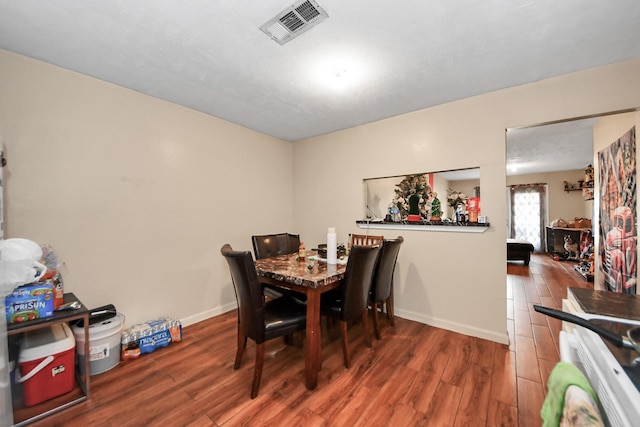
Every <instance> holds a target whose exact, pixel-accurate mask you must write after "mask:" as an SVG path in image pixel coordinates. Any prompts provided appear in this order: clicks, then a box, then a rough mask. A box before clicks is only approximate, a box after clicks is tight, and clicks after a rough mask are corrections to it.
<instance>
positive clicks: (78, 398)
mask: <svg viewBox="0 0 640 427" xmlns="http://www.w3.org/2000/svg"><path fill="white" fill-rule="evenodd" d="M73 301H78V302H79V303H80V308H79V309H76V310H66V311H56V312H54V314H53V316H52V317H47V318H45V319H36V320H30V321H28V322H25V323H11V324H7V335H9V336H11V335H16V334H21V333H24V332H27V331H32V330H36V329H40V328H46V327H48V326H53V325H56V324H59V323H67V322H72V321H74V320H80V319H83V320H84V322H83V323H84V354H85V355H88V354H90V353H89V310H88V309H87V307H85V305H84V304H82V302H81V301H80V300H79V299H78V298H76V296H75V295H74V294H73V293H67V294H64V303H69V302H73ZM84 365H85V366H84V375H82V374H80V369H79V367H78V366H76V369H75V377H76V383H77V385H76V387H74V389H73V390H71V391H70V392H69V393H66V394H64V395H62V396H58V397H54V398H53V399H50V400H47V401H45V402H42V403H39V404H37V405H35V406H32V407H25V406H24V405H23V403H22V399H16V398H15V396H13V398H14V399H13V421H14V424H15V425H16V426H22V425H25V424H28V423H30V422H33V421H36V420H39V419H41V418H44V417H46V416H48V415H50V414H53V413H54V412H58V411H61V410H63V409H65V408H67V407H69V406H72V405H75V404H77V403H80V402H83V401H85V400H87V399H88V398H89V377H90V373H89V357H88V356H87V357H85V358H84ZM78 385H79V387H78Z"/></svg>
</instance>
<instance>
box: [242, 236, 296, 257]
mask: <svg viewBox="0 0 640 427" xmlns="http://www.w3.org/2000/svg"><path fill="white" fill-rule="evenodd" d="M251 242H252V243H253V254H254V255H255V257H256V259H262V258H271V257H274V256H278V255H286V254H293V253H296V252H298V248H299V247H300V235H299V234H291V233H278V234H263V235H260V236H251Z"/></svg>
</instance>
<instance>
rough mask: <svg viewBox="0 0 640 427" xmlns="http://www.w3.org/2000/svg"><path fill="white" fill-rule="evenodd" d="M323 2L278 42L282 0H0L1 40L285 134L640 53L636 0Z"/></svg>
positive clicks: (295, 135)
mask: <svg viewBox="0 0 640 427" xmlns="http://www.w3.org/2000/svg"><path fill="white" fill-rule="evenodd" d="M318 2H319V4H320V5H321V6H322V7H323V8H324V9H325V10H326V11H327V13H328V15H329V17H328V18H327V19H325V20H324V21H323V22H321V23H320V24H318V25H317V26H316V27H314V28H312V29H310V30H309V31H307V32H306V33H304V34H302V35H301V36H300V37H298V38H296V39H294V40H292V41H291V42H289V43H287V44H285V45H283V46H280V45H279V44H278V43H276V42H274V41H273V40H270V38H269V37H268V36H267V35H265V34H264V33H263V32H261V31H260V30H259V27H260V26H261V25H262V24H264V23H265V22H267V21H268V20H269V19H270V18H272V17H274V16H275V15H276V14H277V13H278V12H280V11H281V10H282V9H284V8H285V7H287V6H290V5H291V3H289V2H287V1H284V0H260V1H248V0H218V1H212V0H209V1H203V0H190V1H189V0H187V1H175V0H135V1H131V0H110V1H105V0H47V1H42V0H20V1H16V0H0V48H3V49H6V50H10V51H13V52H16V53H20V54H22V55H26V56H29V57H33V58H36V59H40V60H43V61H45V62H49V63H51V64H55V65H58V66H61V67H63V68H66V69H70V70H74V71H77V72H80V73H82V74H86V75H89V76H93V77H96V78H99V79H101V80H105V81H108V82H112V83H115V84H117V85H120V86H124V87H127V88H130V89H133V90H136V91H139V92H142V93H145V94H148V95H151V96H154V97H157V98H160V99H165V100H167V101H170V102H174V103H177V104H181V105H184V106H187V107H190V108H193V109H196V110H199V111H202V112H204V113H207V114H211V115H213V116H216V117H219V118H222V119H225V120H228V121H231V122H233V123H237V124H239V125H242V126H245V127H247V128H250V129H253V130H256V131H259V132H262V133H265V134H268V135H272V136H274V137H277V138H280V139H283V140H286V141H298V140H301V139H305V138H309V137H313V136H317V135H321V134H326V133H329V132H333V131H337V130H340V129H346V128H350V127H353V126H357V125H361V124H365V123H370V122H373V121H376V120H380V119H384V118H387V117H392V116H396V115H399V114H403V113H407V112H410V111H415V110H419V109H423V108H426V107H430V106H434V105H438V104H442V103H446V102H450V101H454V100H458V99H463V98H467V97H470V96H474V95H478V94H482V93H486V92H490V91H495V90H498V89H502V88H506V87H511V86H515V85H520V84H524V83H528V82H533V81H537V80H541V79H545V78H549V77H553V76H558V75H561V74H565V73H570V72H573V71H578V70H582V69H588V68H592V67H596V66H600V65H605V64H610V63H615V62H619V61H624V60H628V59H633V58H638V57H640V42H639V41H640V24H639V23H640V1H638V0H616V1H605V0H562V1H557V0H539V1H535V0H484V1H477V0H458V1H451V0H429V1H427V0H404V1H401V2H389V1H388V0H369V1H366V2H364V1H356V0H351V1H345V0H318ZM341 69H343V70H344V75H343V76H342V77H341V78H339V79H336V78H333V77H334V76H335V74H336V73H337V72H338V71H337V70H341ZM322 73H325V74H324V75H322ZM327 79H329V80H332V81H327ZM336 80H337V81H339V82H341V85H342V87H341V88H337V87H336ZM520 152H522V148H521V149H520ZM545 152H549V150H545ZM554 157H555V158H558V157H560V156H554ZM582 163H584V162H582ZM582 163H581V164H582ZM583 166H584V165H582V166H580V167H583Z"/></svg>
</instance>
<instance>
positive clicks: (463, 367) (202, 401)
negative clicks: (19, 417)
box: [32, 255, 590, 427]
mask: <svg viewBox="0 0 640 427" xmlns="http://www.w3.org/2000/svg"><path fill="white" fill-rule="evenodd" d="M573 265H574V264H573V263H566V262H555V261H553V260H552V259H551V258H550V257H548V256H546V255H538V256H534V257H533V259H532V262H531V264H530V266H529V267H528V268H527V267H524V266H523V265H522V263H509V264H508V266H507V271H508V277H507V287H506V289H507V313H508V331H509V336H510V337H511V344H510V345H509V346H506V345H501V344H497V343H494V342H491V341H486V340H482V339H479V338H473V337H469V336H464V335H460V334H456V333H453V332H449V331H445V330H442V329H437V328H434V327H431V326H427V325H424V324H421V323H417V322H413V321H409V320H405V319H401V318H397V319H396V327H395V328H391V327H390V326H389V324H388V323H387V321H386V319H383V320H382V322H381V325H382V341H376V340H375V339H374V344H373V348H372V349H369V348H367V347H366V346H365V345H364V342H363V339H362V336H361V334H362V328H361V326H360V325H358V324H356V325H354V326H353V327H351V328H350V332H349V333H350V336H349V340H350V344H351V349H352V353H353V354H352V367H351V369H349V370H347V369H345V368H344V367H343V365H342V354H341V350H340V342H339V334H338V333H337V332H338V329H337V328H336V329H335V332H336V333H334V332H333V330H332V332H331V334H327V333H324V334H323V350H322V356H323V368H322V371H321V373H320V376H319V382H318V388H317V389H316V390H315V391H308V390H307V389H306V388H305V387H304V380H303V369H304V360H303V351H302V349H301V348H300V347H296V346H289V347H285V346H284V345H283V343H282V340H273V341H271V342H269V343H267V345H266V352H267V354H266V360H265V365H264V371H263V376H262V384H261V388H260V394H259V395H258V397H257V398H256V399H255V400H251V399H250V398H249V390H250V383H251V377H252V372H253V357H254V354H255V353H254V349H255V345H254V344H253V342H251V341H250V342H249V343H248V345H247V350H246V351H245V355H244V358H243V364H242V367H241V368H240V370H238V371H234V370H233V369H232V365H233V360H234V356H235V342H236V341H235V335H236V314H235V311H234V312H230V313H226V314H224V315H221V316H218V317H215V318H213V319H208V320H206V321H203V322H200V323H198V324H195V325H191V326H189V327H186V328H184V331H183V341H182V342H180V343H176V344H173V345H171V346H169V347H167V348H164V349H161V350H158V351H156V352H154V353H151V354H147V355H144V356H143V357H141V358H140V359H138V360H133V361H128V362H126V363H120V364H119V365H118V366H117V367H115V368H113V369H112V370H110V371H108V372H106V373H103V374H100V375H96V376H93V377H92V379H91V392H92V394H91V398H90V399H89V400H88V401H87V402H83V403H81V404H79V405H76V406H73V407H70V408H68V409H66V410H64V411H62V412H60V413H58V414H54V415H51V416H49V417H47V418H45V419H43V420H40V421H37V422H35V423H33V424H32V425H33V426H149V425H162V426H225V427H229V426H243V425H247V426H349V427H350V426H521V427H525V426H540V425H541V420H540V416H539V412H540V407H541V405H542V402H543V400H544V396H545V393H546V387H545V384H546V382H547V379H548V376H549V372H550V371H551V369H552V368H553V366H554V365H555V364H556V363H557V362H558V360H559V355H558V343H557V338H558V332H559V330H560V327H561V325H560V321H556V320H555V319H552V318H549V317H546V316H543V315H540V314H539V313H536V312H535V311H533V308H532V304H535V303H539V304H543V305H546V306H549V307H554V308H561V301H562V299H563V298H565V297H566V289H567V287H587V288H588V287H590V284H588V283H587V282H585V281H584V280H583V279H582V278H581V277H580V276H579V275H578V274H577V273H575V272H574V271H573ZM329 335H331V336H329Z"/></svg>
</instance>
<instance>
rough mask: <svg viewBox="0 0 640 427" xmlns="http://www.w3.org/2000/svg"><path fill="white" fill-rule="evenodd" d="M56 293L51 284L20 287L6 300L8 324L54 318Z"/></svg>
mask: <svg viewBox="0 0 640 427" xmlns="http://www.w3.org/2000/svg"><path fill="white" fill-rule="evenodd" d="M53 301H54V292H53V284H51V283H33V284H30V285H24V286H19V287H17V288H15V289H14V290H13V292H12V293H11V294H10V295H8V296H7V297H6V298H5V311H6V313H7V323H22V322H28V321H29V320H34V319H44V318H46V317H51V316H53Z"/></svg>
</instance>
